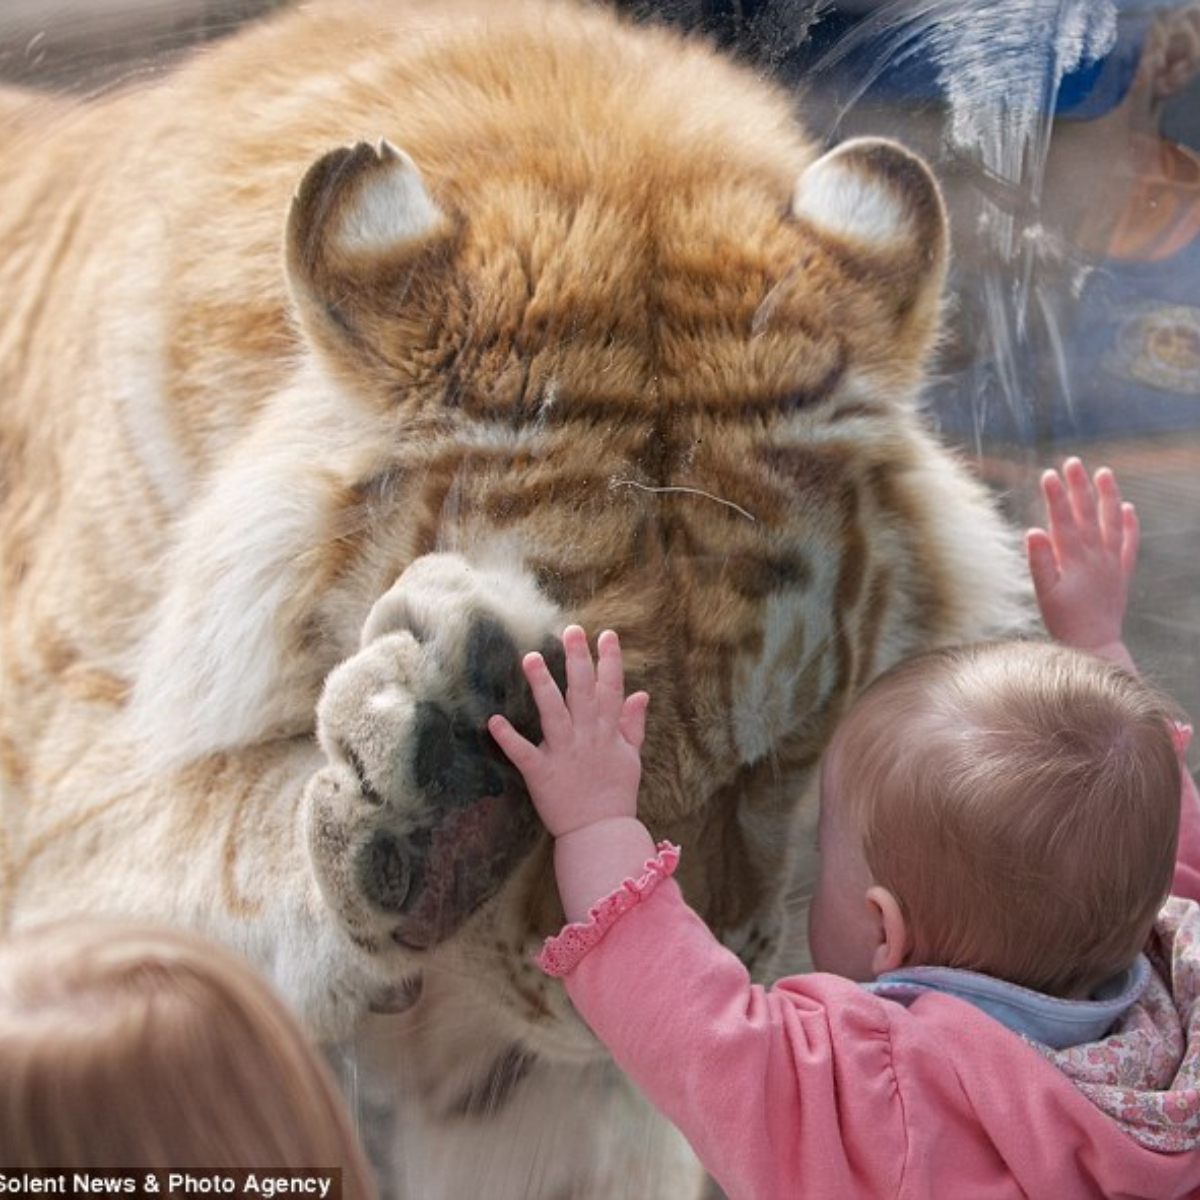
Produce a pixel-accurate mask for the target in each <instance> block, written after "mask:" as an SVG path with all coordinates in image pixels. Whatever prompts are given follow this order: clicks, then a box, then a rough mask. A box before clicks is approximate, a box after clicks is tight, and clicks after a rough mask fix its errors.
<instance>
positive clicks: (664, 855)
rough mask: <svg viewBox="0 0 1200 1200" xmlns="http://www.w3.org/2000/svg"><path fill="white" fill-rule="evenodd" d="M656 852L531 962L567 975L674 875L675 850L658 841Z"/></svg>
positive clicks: (675, 863)
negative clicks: (639, 871)
mask: <svg viewBox="0 0 1200 1200" xmlns="http://www.w3.org/2000/svg"><path fill="white" fill-rule="evenodd" d="M656 849H657V850H658V853H657V854H656V855H655V856H654V857H653V858H651V859H647V861H646V867H645V870H644V871H643V873H642V874H641V875H640V876H639V877H638V878H637V879H626V880H625V882H624V883H623V884H621V886H620V887H619V888H617V889H616V891H614V892H610V893H609V894H608V895H607V896H605V897H604V899H603V900H598V901H597V902H596V903H595V904H594V905H593V906H592V908H591V909H590V910H589V911H588V919H587V920H586V921H577V922H575V923H573V924H571V925H568V926H566V927H565V928H564V929H563V930H562V932H561V933H559V934H558V936H557V937H550V938H547V939H546V941H545V943H544V944H543V946H542V948H541V950H540V951H539V952H538V953H537V954H535V955H534V956H533V961H534V962H535V963H536V964H537V965H538V966H539V967H541V969H542V970H543V971H545V972H546V974H547V975H557V976H561V975H569V974H570V973H571V972H572V971H573V970H574V969H575V968H576V967H577V966H578V965H579V961H580V959H582V958H583V956H584V955H585V954H587V953H588V952H589V951H590V950H591V949H592V947H593V946H595V945H596V944H597V943H598V942H599V941H600V939H601V938H603V937H604V935H605V934H606V933H607V932H608V931H609V930H610V929H611V928H612V927H613V925H615V924H616V922H617V921H618V920H619V919H620V918H621V917H622V916H624V915H625V913H627V912H628V911H629V910H630V909H631V908H633V907H634V906H635V905H637V904H640V903H641V901H642V900H644V899H645V898H646V897H647V896H649V895H650V894H651V893H652V892H653V891H654V889H655V888H657V887H658V885H659V884H660V883H662V881H663V880H664V879H669V878H670V877H671V876H672V875H674V874H675V867H676V866H677V865H678V863H679V847H678V846H673V845H671V843H670V842H659V843H658V845H657V847H656Z"/></svg>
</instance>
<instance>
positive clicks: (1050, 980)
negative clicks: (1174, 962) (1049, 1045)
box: [827, 642, 1181, 996]
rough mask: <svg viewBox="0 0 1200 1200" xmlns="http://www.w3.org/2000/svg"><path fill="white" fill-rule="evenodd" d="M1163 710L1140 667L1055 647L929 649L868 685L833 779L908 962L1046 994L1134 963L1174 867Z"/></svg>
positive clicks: (1175, 820)
mask: <svg viewBox="0 0 1200 1200" xmlns="http://www.w3.org/2000/svg"><path fill="white" fill-rule="evenodd" d="M1170 722H1171V712H1170V710H1169V708H1168V706H1167V704H1166V702H1165V701H1163V700H1162V699H1161V698H1160V697H1158V696H1157V695H1156V694H1155V693H1154V692H1153V691H1152V690H1151V689H1150V688H1149V687H1147V686H1146V685H1145V684H1144V683H1143V682H1141V681H1140V680H1139V679H1137V678H1135V677H1134V676H1132V675H1130V674H1129V673H1127V672H1126V671H1123V670H1122V669H1120V668H1119V667H1117V666H1114V665H1113V664H1111V663H1107V662H1105V661H1102V660H1100V659H1098V658H1094V657H1092V656H1090V655H1087V654H1083V653H1080V652H1077V651H1074V650H1071V649H1068V648H1065V647H1063V646H1060V645H1055V644H1050V643H1040V642H1005V643H996V642H993V643H986V644H979V645H971V646H960V647H952V648H948V649H942V650H936V651H933V652H931V653H928V654H923V655H918V656H916V657H915V658H912V659H910V660H907V661H906V662H904V663H902V664H900V665H899V666H898V667H896V668H893V669H892V670H891V671H889V672H887V673H885V674H884V675H883V676H881V677H880V678H879V679H878V680H877V681H876V682H875V683H874V684H872V686H871V687H870V688H868V689H867V691H866V692H864V693H863V695H862V696H861V697H860V698H859V700H858V701H857V703H856V704H855V705H854V706H853V707H852V709H851V711H850V712H849V714H848V715H847V717H846V719H845V721H844V722H843V724H842V725H841V726H840V728H839V729H838V731H837V732H836V734H835V736H834V739H833V743H832V745H831V748H830V755H829V760H828V765H827V770H828V772H829V774H828V776H827V778H828V782H829V785H830V787H831V789H832V794H833V795H835V796H836V797H837V802H838V803H839V804H840V805H845V806H846V812H847V813H848V815H849V817H850V819H851V820H852V821H853V822H854V827H855V828H857V830H858V832H859V833H860V835H861V836H862V839H863V848H864V853H865V857H866V861H867V865H868V867H869V869H870V871H871V873H872V875H873V877H874V881H875V882H876V883H878V884H881V885H883V886H884V887H887V888H888V889H889V890H890V891H891V892H892V893H893V894H894V895H895V896H896V898H897V900H898V901H899V902H900V905H901V907H902V909H903V910H904V912H905V915H906V917H907V919H908V922H909V926H910V931H911V935H912V938H913V945H912V947H911V952H910V955H909V961H911V962H912V963H913V964H922V965H938V966H950V967H961V968H966V969H971V970H977V971H982V972H985V973H987V974H990V975H994V976H997V977H999V978H1003V979H1006V980H1009V981H1011V982H1014V983H1018V984H1022V985H1024V986H1026V987H1029V988H1033V989H1035V990H1037V991H1040V992H1045V993H1048V994H1051V995H1056V996H1075V995H1082V994H1086V993H1087V992H1088V991H1089V990H1090V989H1091V988H1093V987H1095V986H1097V985H1098V984H1100V983H1102V982H1104V981H1105V980H1107V979H1110V978H1112V977H1113V976H1115V975H1117V974H1118V973H1119V972H1121V971H1123V970H1124V969H1125V968H1127V967H1128V966H1129V964H1130V963H1131V962H1132V961H1133V959H1134V958H1135V957H1136V955H1137V953H1138V951H1140V950H1141V949H1142V947H1143V945H1144V944H1145V941H1146V938H1147V936H1148V935H1149V932H1150V928H1151V925H1152V924H1153V921H1154V918H1155V915H1156V913H1157V912H1158V909H1159V907H1160V906H1161V904H1162V902H1163V900H1164V898H1165V897H1166V895H1167V892H1168V889H1169V887H1170V882H1171V878H1172V874H1173V871H1174V864H1175V851H1176V843H1177V840H1178V831H1179V803H1180V769H1181V768H1180V762H1179V755H1178V752H1177V751H1176V748H1175V743H1174V739H1173V737H1172V735H1171V725H1170Z"/></svg>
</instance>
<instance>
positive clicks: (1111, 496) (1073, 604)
mask: <svg viewBox="0 0 1200 1200" xmlns="http://www.w3.org/2000/svg"><path fill="white" fill-rule="evenodd" d="M1042 495H1043V496H1044V497H1045V501H1046V523H1047V528H1046V529H1031V530H1030V531H1029V533H1028V534H1027V535H1026V546H1027V549H1028V553H1029V571H1030V574H1031V575H1032V577H1033V587H1034V592H1035V593H1036V595H1037V601H1038V607H1039V608H1040V609H1041V613H1042V620H1043V621H1044V622H1045V625H1046V631H1047V632H1048V633H1049V634H1050V636H1051V637H1052V638H1054V639H1055V641H1059V642H1062V643H1063V644H1064V645H1066V646H1074V647H1075V648H1076V649H1077V650H1087V651H1089V652H1090V653H1092V654H1097V655H1100V656H1101V657H1102V658H1107V659H1109V660H1111V661H1113V662H1116V663H1118V664H1120V665H1121V666H1123V667H1126V668H1128V669H1130V670H1134V669H1135V668H1134V665H1133V660H1132V659H1131V658H1130V655H1129V651H1128V650H1127V649H1126V648H1125V643H1124V642H1123V641H1122V639H1121V626H1122V624H1123V622H1124V620H1125V606H1126V603H1127V602H1128V599H1129V580H1130V578H1131V577H1132V575H1133V570H1134V566H1135V565H1136V562H1137V551H1138V519H1137V513H1136V512H1135V510H1134V507H1133V505H1132V504H1128V503H1126V502H1124V501H1123V500H1122V499H1121V492H1120V489H1119V488H1118V487H1117V481H1116V479H1115V477H1114V476H1113V473H1112V472H1111V471H1110V470H1109V469H1108V468H1107V467H1102V468H1101V469H1100V470H1099V471H1097V472H1096V475H1095V478H1094V481H1093V480H1091V479H1089V478H1088V474H1087V471H1086V470H1084V466H1083V463H1081V462H1080V461H1079V459H1077V458H1069V459H1067V461H1066V462H1065V463H1064V464H1063V469H1062V475H1061V476H1060V475H1059V474H1058V473H1057V472H1055V471H1047V472H1045V474H1043V476H1042Z"/></svg>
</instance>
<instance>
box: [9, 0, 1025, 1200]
mask: <svg viewBox="0 0 1200 1200" xmlns="http://www.w3.org/2000/svg"><path fill="white" fill-rule="evenodd" d="M0 246H2V247H3V254H2V255H0V294H2V295H3V297H4V300H3V305H2V308H0V647H2V655H3V660H2V663H3V670H2V674H0V816H2V820H0V921H2V922H3V925H4V926H5V927H7V928H15V927H18V926H27V925H30V924H33V923H35V922H37V921H39V920H41V919H43V918H47V917H51V916H61V915H63V914H69V913H72V912H83V911H87V912H96V911H104V912H114V913H129V914H138V915H142V916H152V917H156V918H161V919H164V920H167V921H171V922H178V923H182V924H184V925H188V926H192V927H195V928H198V929H200V930H204V931H207V932H208V933H209V934H211V935H213V936H215V937H217V938H220V939H221V940H223V941H224V942H226V943H228V944H230V945H232V946H234V947H236V948H238V949H240V950H241V951H242V952H244V953H245V954H247V955H248V956H249V957H250V958H252V959H253V960H254V961H256V962H257V963H259V964H260V965H261V967H262V968H263V969H264V970H265V971H266V972H267V973H268V974H269V975H270V976H271V977H272V978H273V979H274V980H275V981H276V983H277V984H278V985H279V986H280V987H281V988H282V989H283V991H284V993H285V994H286V995H287V996H288V997H289V998H290V1000H291V1002H292V1003H293V1004H294V1005H295V1006H296V1007H297V1009H298V1010H299V1011H300V1012H301V1013H302V1014H303V1016H304V1018H305V1019H306V1021H307V1022H308V1024H309V1026H310V1028H311V1029H312V1030H313V1031H314V1033H315V1035H316V1036H318V1037H320V1038H322V1039H325V1040H327V1041H330V1042H333V1041H335V1040H341V1041H342V1042H343V1043H344V1044H350V1045H352V1046H353V1047H354V1049H353V1051H352V1059H351V1065H352V1068H353V1070H352V1073H351V1075H350V1076H349V1078H350V1081H351V1085H352V1087H353V1088H354V1089H355V1090H354V1091H353V1092H352V1097H351V1098H352V1101H353V1103H354V1104H355V1106H356V1108H357V1110H358V1111H359V1112H360V1114H362V1115H363V1120H364V1131H365V1133H366V1134H367V1135H368V1136H369V1138H370V1140H371V1141H372V1142H373V1143H375V1144H374V1149H375V1152H376V1154H377V1156H378V1158H379V1159H380V1161H381V1163H384V1164H385V1165H384V1167H383V1168H382V1169H383V1170H384V1172H385V1175H386V1177H387V1185H388V1186H387V1191H386V1194H387V1195H389V1196H392V1197H395V1198H396V1200H405V1198H408V1197H419V1198H420V1200H440V1198H443V1197H444V1198H457V1197H464V1196H476V1195H481V1194H486V1195H488V1196H489V1197H490V1198H491V1200H508V1198H510V1197H511V1198H513V1200H516V1198H518V1197H520V1198H523V1200H524V1198H534V1200H536V1198H547V1200H549V1198H552V1197H606V1198H608V1197H616V1196H631V1197H634V1196H636V1197H638V1198H639V1200H653V1198H655V1197H664V1198H665V1197H671V1198H672V1200H675V1198H678V1197H681V1196H687V1195H689V1194H695V1191H696V1189H698V1188H700V1187H701V1186H702V1183H701V1177H700V1174H699V1172H698V1170H697V1168H696V1166H695V1164H694V1162H693V1161H692V1159H691V1158H690V1155H689V1153H688V1151H687V1149H686V1147H685V1146H683V1145H682V1144H681V1143H680V1141H679V1139H678V1138H677V1135H675V1134H674V1133H673V1131H671V1130H670V1129H668V1128H666V1127H665V1126H664V1125H663V1124H662V1123H661V1122H659V1121H657V1120H656V1119H655V1118H653V1117H652V1115H651V1114H649V1113H648V1112H647V1111H646V1110H645V1108H644V1105H643V1102H642V1101H641V1100H640V1099H639V1098H638V1097H637V1096H636V1095H635V1094H634V1093H633V1092H632V1090H631V1089H629V1088H628V1087H627V1085H626V1084H625V1083H624V1082H623V1081H622V1080H621V1079H620V1078H619V1077H618V1076H617V1074H616V1072H615V1069H614V1068H613V1067H612V1066H611V1065H610V1064H609V1063H608V1062H607V1061H606V1059H605V1058H604V1055H603V1054H602V1052H601V1051H600V1048H599V1047H598V1045H597V1044H596V1043H595V1041H594V1040H593V1039H592V1038H591V1036H590V1035H589V1034H588V1033H587V1031H586V1030H585V1029H584V1028H583V1026H582V1025H581V1023H580V1022H579V1021H578V1019H577V1018H576V1017H575V1016H574V1015H573V1014H572V1012H571V1010H570V1008H569V1005H568V1004H567V1002H566V1001H565V999H564V996H563V993H562V991H561V989H560V988H559V987H558V985H557V984H555V983H552V982H550V981H548V980H547V979H545V978H543V977H542V976H541V975H540V974H539V972H538V971H537V970H536V968H534V967H533V966H532V965H531V964H530V962H529V956H530V953H531V951H532V950H533V949H534V948H535V947H536V946H537V945H538V944H539V942H540V940H541V939H542V938H543V937H544V936H545V935H547V934H549V933H551V932H554V931H556V929H557V928H558V925H559V922H560V920H561V913H560V910H559V907H558V903H557V899H556V895H555V891H554V887H553V881H552V875H551V871H550V862H549V852H548V846H547V841H546V838H545V837H544V836H543V835H542V834H540V833H539V831H538V830H537V828H536V826H535V823H534V821H533V818H532V814H531V810H530V806H529V805H528V802H527V800H526V798H525V796H524V793H523V792H522V791H521V788H520V784H519V781H518V780H517V779H516V778H515V776H514V775H513V773H512V772H511V770H510V769H508V768H507V767H506V765H505V764H504V763H503V761H502V758H501V756H500V755H499V754H498V752H497V751H496V749H495V748H494V747H493V746H492V745H491V744H490V743H489V742H488V740H487V738H486V735H485V734H484V732H483V727H484V721H485V719H486V717H487V716H488V714H489V713H490V712H491V711H494V710H497V709H503V710H504V711H506V712H508V713H509V714H510V715H511V716H512V717H513V718H514V720H516V721H517V722H518V724H519V725H520V726H521V727H523V728H524V729H525V730H526V731H527V732H530V733H532V732H533V731H534V727H533V725H532V715H531V713H530V711H529V703H528V698H527V696H526V695H525V693H524V692H523V689H522V687H521V684H520V682H519V670H518V663H519V658H520V655H521V653H522V652H524V651H525V650H527V649H529V648H533V647H539V648H548V647H552V646H553V642H554V638H555V636H556V635H557V633H558V632H559V630H560V629H561V628H562V627H563V626H564V625H565V624H566V623H568V622H569V621H578V622H580V623H582V624H583V625H584V626H585V627H586V628H588V629H589V630H590V631H592V632H593V633H595V632H598V631H599V630H600V629H601V628H602V627H605V626H612V627H614V628H616V629H618V630H619V631H620V633H621V637H622V643H623V645H624V647H625V650H626V654H627V670H628V676H629V681H630V685H631V686H635V687H646V688H648V690H649V691H650V693H651V695H652V708H651V718H650V728H649V733H648V737H647V741H646V747H645V769H644V776H643V778H644V785H643V786H644V790H643V797H642V805H643V812H644V815H645V817H646V819H647V821H648V823H649V824H650V826H651V827H652V828H653V829H654V831H655V832H656V834H657V835H659V836H661V837H664V838H670V839H671V840H673V841H675V842H678V843H680V844H681V845H682V846H683V848H684V855H683V862H682V868H681V874H680V878H681V882H682V884H683V887H684V889H685V891H686V893H687V895H688V896H689V898H690V900H691V902H692V903H693V904H694V905H695V906H696V907H697V908H698V910H699V911H700V912H701V913H702V914H703V916H704V917H705V919H706V920H707V921H708V923H709V924H710V925H711V926H712V928H713V929H714V930H715V931H716V933H717V934H718V935H719V936H720V937H721V938H722V939H723V940H724V941H725V942H726V943H727V944H728V945H730V946H731V947H732V948H733V949H734V950H735V951H736V952H737V953H738V954H739V955H740V956H741V957H742V958H743V960H744V961H745V962H746V964H747V966H748V968H749V969H750V970H751V971H752V972H753V973H754V974H755V975H756V976H757V977H760V978H767V977H769V975H770V974H771V972H772V970H774V969H776V967H777V965H778V964H777V962H776V958H777V951H778V950H779V947H780V946H781V944H783V943H784V942H785V940H790V939H791V938H792V936H793V935H792V933H791V932H790V927H789V924H788V916H789V910H788V907H787V906H785V905H784V904H783V898H784V893H785V890H786V888H787V887H788V886H789V883H790V882H791V880H792V878H793V876H794V874H795V872H796V870H797V864H798V862H799V861H800V856H801V855H802V852H803V844H804V837H805V834H804V830H805V828H806V825H807V824H808V823H809V822H810V820H811V814H812V802H811V800H809V801H806V800H805V796H806V794H807V793H808V790H809V788H808V785H809V781H810V779H811V776H812V769H813V766H814V764H815V763H816V761H817V759H818V757H819V755H820V753H821V749H822V746H823V745H824V744H825V741H826V739H827V737H828V735H829V732H830V730H831V728H832V727H833V725H834V723H835V722H836V721H837V719H838V717H839V715H840V714H841V713H842V712H843V710H844V709H845V707H846V705H847V703H848V702H849V700H850V699H851V698H852V697H853V695H854V694H855V693H856V691H857V690H858V689H859V688H860V687H861V686H862V685H863V684H864V683H866V682H867V681H868V680H869V679H870V678H871V677H872V676H873V675H874V674H876V673H877V672H878V671H879V670H881V669H882V668H883V667H885V666H887V665H888V664H890V663H892V662H893V661H895V660H896V659H897V658H899V657H900V656H902V655H904V654H906V653H908V652H910V651H913V650H916V649H918V648H920V647H924V646H928V645H930V644H932V643H937V642H945V641H948V640H955V639H961V638H967V637H975V636H979V635H984V634H989V633H993V632H996V631H998V630H1001V629H1005V628H1008V627H1011V626H1012V625H1013V624H1014V623H1017V622H1019V621H1020V620H1021V619H1022V615H1023V612H1024V606H1025V598H1024V594H1023V590H1022V589H1023V579H1024V571H1023V569H1022V567H1021V565H1020V563H1019V560H1018V558H1017V555H1016V551H1015V549H1014V543H1013V539H1012V537H1011V534H1010V531H1009V530H1008V529H1007V528H1006V527H1005V526H1004V524H1003V522H1002V521H1001V520H1000V518H999V517H998V516H997V514H996V512H995V511H994V508H993V505H992V503H991V501H990V499H989V498H988V496H987V495H986V493H985V492H984V490H983V489H982V488H981V487H980V486H979V485H978V484H977V483H976V482H975V481H974V480H973V479H972V477H971V476H970V475H969V474H968V473H967V471H966V470H965V469H964V468H963V466H962V465H960V464H959V462H958V461H957V460H956V459H955V458H954V457H953V456H952V455H951V454H950V453H948V452H947V451H946V450H944V449H943V448H941V447H940V446H939V444H938V443H937V442H936V440H935V439H934V438H933V436H932V435H931V434H930V432H929V431H928V429H927V428H926V426H925V424H924V422H923V420H922V418H921V416H920V414H919V411H918V405H917V400H916V397H917V395H918V392H919V388H920V385H921V381H922V376H923V372H924V370H925V369H926V363H927V359H928V356H929V353H930V349H931V346H932V345H933V344H934V341H935V338H936V335H937V329H938V315H939V304H940V296H941V291H942V285H943V277H944V270H945V259H946V252H947V251H946V225H945V218H944V216H943V211H942V207H941V203H940V200H939V197H938V193H937V189H936V187H935V185H934V183H933V181H932V179H931V178H930V175H929V173H928V171H927V170H926V168H925V167H924V166H923V165H922V164H921V163H920V162H919V161H918V160H916V159H915V158H913V157H911V156H910V155H908V154H907V153H906V152H905V151H903V150H902V149H900V148H899V147H897V146H894V145H891V144H889V143H885V142H876V141H858V142H851V143H847V144H844V145H842V146H840V147H837V148H835V149H834V150H832V151H830V152H829V153H827V154H824V155H822V154H821V153H820V152H819V150H818V148H817V147H816V146H815V145H814V144H813V142H812V141H811V140H810V138H809V137H808V136H807V135H806V134H805V132H804V131H803V129H802V128H801V127H800V126H799V125H798V123H797V121H796V118H795V114H794V113H793V102H792V99H791V98H790V97H789V96H787V95H785V94H784V93H783V92H781V91H778V90H776V89H775V88H774V87H773V86H771V85H769V84H767V83H765V82H764V81H762V80H760V79H758V78H756V77H754V76H753V75H752V74H750V73H748V72H746V71H744V70H743V69H741V68H739V67H736V66H735V65H733V64H731V63H730V62H727V61H725V60H724V59H722V58H720V57H718V56H717V55H716V53H715V52H713V51H712V50H710V49H708V48H706V47H705V46H704V45H703V44H701V43H699V42H696V41H688V40H685V39H684V38H682V37H680V36H678V35H676V34H672V33H668V32H667V31H665V30H661V29H650V28H636V27H634V26H632V25H629V24H626V23H624V22H622V21H621V20H620V19H619V18H616V17H614V16H613V15H612V14H610V13H608V12H606V11H603V10H601V9H600V8H581V7H578V6H575V5H569V4H567V3H566V0H562V2H559V3H556V2H554V0H515V2H514V0H506V3H504V4H489V3H488V0H477V2H476V3H470V2H465V3H463V2H458V0H449V2H443V3H433V2H421V0H406V2H404V3H401V2H399V0H382V2H380V3H371V2H370V0H353V2H351V3H346V2H342V0H334V2H329V3H325V4H320V3H318V4H313V5H309V6H305V7H304V8H302V9H299V10H297V11H294V12H286V13H284V14H282V15H280V16H277V17H273V18H271V19H270V20H268V21H266V22H264V23H262V24H261V26H259V27H255V28H250V29H248V30H246V31H244V32H243V33H241V34H239V35H238V36H237V37H236V38H234V39H232V40H230V41H228V42H226V43H223V44H221V45H219V46H218V47H216V48H214V49H212V50H209V51H207V52H205V53H203V54H200V55H198V56H197V57H195V58H194V59H193V60H191V61H190V62H189V63H187V64H185V65H183V66H182V67H181V68H180V69H179V70H178V71H176V72H175V73H173V74H171V75H169V76H166V77H164V78H162V79H160V80H157V81H154V82H152V83H149V84H143V85H141V86H137V87H133V88H128V89H124V90H120V91H116V92H114V93H113V94H110V95H107V96H101V97H96V98H93V99H91V100H89V101H87V102H68V101H66V100H62V99H56V98H51V97H47V96H33V95H25V94H17V93H16V92H13V91H9V92H4V93H2V94H0ZM795 915H796V914H795V913H791V916H792V917H793V918H794V916H795ZM793 924H794V921H793ZM371 1114H376V1119H375V1120H374V1123H372V1120H371V1119H369V1118H370V1117H371ZM481 1188H483V1189H485V1190H484V1191H481V1190H480V1189H481Z"/></svg>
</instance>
